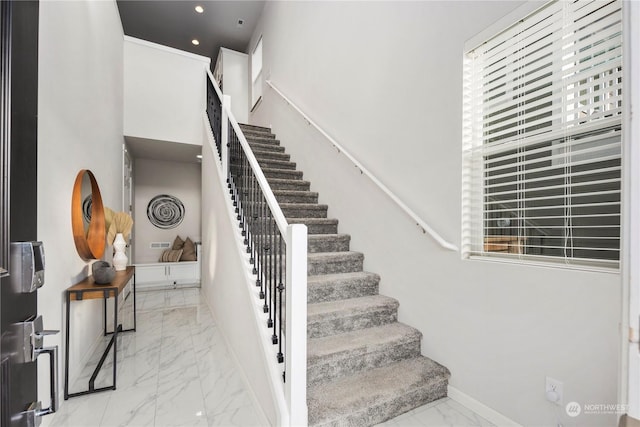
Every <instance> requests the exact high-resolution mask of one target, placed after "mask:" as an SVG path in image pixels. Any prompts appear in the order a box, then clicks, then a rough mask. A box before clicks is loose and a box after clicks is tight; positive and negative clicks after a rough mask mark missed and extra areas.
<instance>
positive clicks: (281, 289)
mask: <svg viewBox="0 0 640 427" xmlns="http://www.w3.org/2000/svg"><path fill="white" fill-rule="evenodd" d="M282 249H283V248H282V233H278V252H279V253H280V265H279V266H278V268H279V270H280V274H279V275H278V276H279V277H280V281H279V283H278V299H279V301H278V304H279V305H280V312H279V313H278V316H279V317H278V336H279V341H278V363H283V362H284V354H283V353H282V295H283V292H284V284H283V281H286V278H285V277H284V276H283V275H282V264H284V260H283V257H284V256H285V252H284V251H283V250H282Z"/></svg>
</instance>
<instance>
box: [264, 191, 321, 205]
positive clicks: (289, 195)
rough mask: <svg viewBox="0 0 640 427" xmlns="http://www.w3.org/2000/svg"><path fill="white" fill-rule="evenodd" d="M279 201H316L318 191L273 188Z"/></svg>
mask: <svg viewBox="0 0 640 427" xmlns="http://www.w3.org/2000/svg"><path fill="white" fill-rule="evenodd" d="M273 194H274V196H276V199H277V200H278V202H279V203H318V193H317V192H314V191H300V190H273Z"/></svg>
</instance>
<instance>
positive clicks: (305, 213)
mask: <svg viewBox="0 0 640 427" xmlns="http://www.w3.org/2000/svg"><path fill="white" fill-rule="evenodd" d="M280 208H281V209H282V213H283V214H284V216H285V218H326V217H327V207H326V206H322V205H316V206H314V207H303V208H299V207H283V206H280Z"/></svg>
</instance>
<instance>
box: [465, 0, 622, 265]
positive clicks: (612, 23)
mask: <svg viewBox="0 0 640 427" xmlns="http://www.w3.org/2000/svg"><path fill="white" fill-rule="evenodd" d="M621 113H622V12H621V2H620V1H553V2H550V3H548V4H546V5H545V6H544V7H542V8H540V9H538V10H537V11H535V12H534V13H532V14H530V15H529V16H527V17H526V18H524V19H522V20H521V21H519V22H517V23H516V24H514V25H512V26H511V27H509V28H507V29H506V30H504V31H503V32H501V33H500V34H498V35H496V36H494V37H492V38H491V39H489V40H486V41H485V42H484V43H482V44H481V45H479V46H478V47H476V48H474V49H473V50H471V51H469V52H467V53H466V54H465V58H464V118H463V121H464V135H463V236H462V238H463V256H465V257H474V256H482V257H497V258H512V259H520V260H526V261H536V260H539V261H545V262H558V261H559V262H562V263H563V264H572V265H588V266H603V267H613V268H617V267H618V265H619V259H620V187H621V134H622V114H621Z"/></svg>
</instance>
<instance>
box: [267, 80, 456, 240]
mask: <svg viewBox="0 0 640 427" xmlns="http://www.w3.org/2000/svg"><path fill="white" fill-rule="evenodd" d="M266 83H267V84H268V85H269V86H270V87H271V89H273V90H274V91H275V92H276V93H277V94H278V95H280V96H281V97H282V99H284V100H285V101H286V102H287V104H289V105H290V106H291V107H292V108H293V109H294V110H296V111H297V112H298V114H300V115H301V116H302V117H303V118H304V119H305V120H306V121H307V123H309V124H310V125H311V126H313V127H315V128H316V130H317V131H318V132H320V134H321V135H322V136H324V137H325V138H326V139H327V140H328V141H329V142H330V143H331V144H332V145H333V147H334V148H336V149H337V150H338V151H340V152H341V153H342V154H344V155H345V156H346V157H347V158H348V159H349V160H350V161H351V162H352V163H353V164H354V165H355V166H356V168H358V169H359V170H360V172H362V173H363V174H365V175H366V176H367V177H368V178H369V179H370V180H371V181H372V182H373V183H374V184H375V185H377V186H378V188H380V190H382V192H383V193H384V194H386V195H387V196H388V197H389V198H390V199H391V200H393V201H394V202H395V203H396V204H397V205H398V206H399V207H400V209H402V211H404V213H406V214H407V215H408V216H409V217H410V218H411V219H413V220H414V221H415V222H416V225H417V226H418V227H420V229H422V232H423V233H425V234H429V236H431V237H432V238H433V239H434V240H435V241H436V242H438V244H439V245H440V246H442V247H443V248H445V249H449V250H451V251H456V252H457V251H458V247H457V246H456V245H454V244H453V243H449V242H447V241H446V240H445V239H444V238H442V236H440V235H439V234H438V233H437V232H436V231H435V230H434V229H433V228H431V227H430V226H429V224H427V223H426V222H425V221H424V220H422V218H420V217H419V216H418V215H417V214H416V213H415V212H414V211H412V210H411V209H410V208H409V207H408V206H407V205H406V204H405V203H404V202H403V201H402V200H400V199H399V198H398V196H396V195H395V194H393V193H392V192H391V190H389V188H388V187H387V186H386V185H384V184H383V183H382V182H380V180H379V179H378V178H376V177H375V175H373V174H372V173H371V172H369V170H368V169H367V168H365V167H364V166H363V165H362V164H361V163H360V162H359V161H358V160H357V159H356V158H355V157H353V156H352V155H351V154H350V153H349V152H348V151H347V150H345V149H344V147H343V146H341V145H340V144H338V142H337V141H336V140H335V139H333V138H332V137H331V136H330V135H328V134H327V133H326V132H325V131H324V130H323V129H322V128H321V127H320V126H318V125H317V124H316V123H315V122H314V121H313V120H311V118H310V117H309V116H307V115H306V114H305V113H304V112H303V111H302V110H301V109H300V108H298V106H297V105H296V104H294V103H293V101H291V100H290V99H289V98H288V97H287V96H286V95H285V94H284V93H282V91H280V89H278V88H277V87H276V86H275V85H274V84H273V83H272V82H271V80H266Z"/></svg>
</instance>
